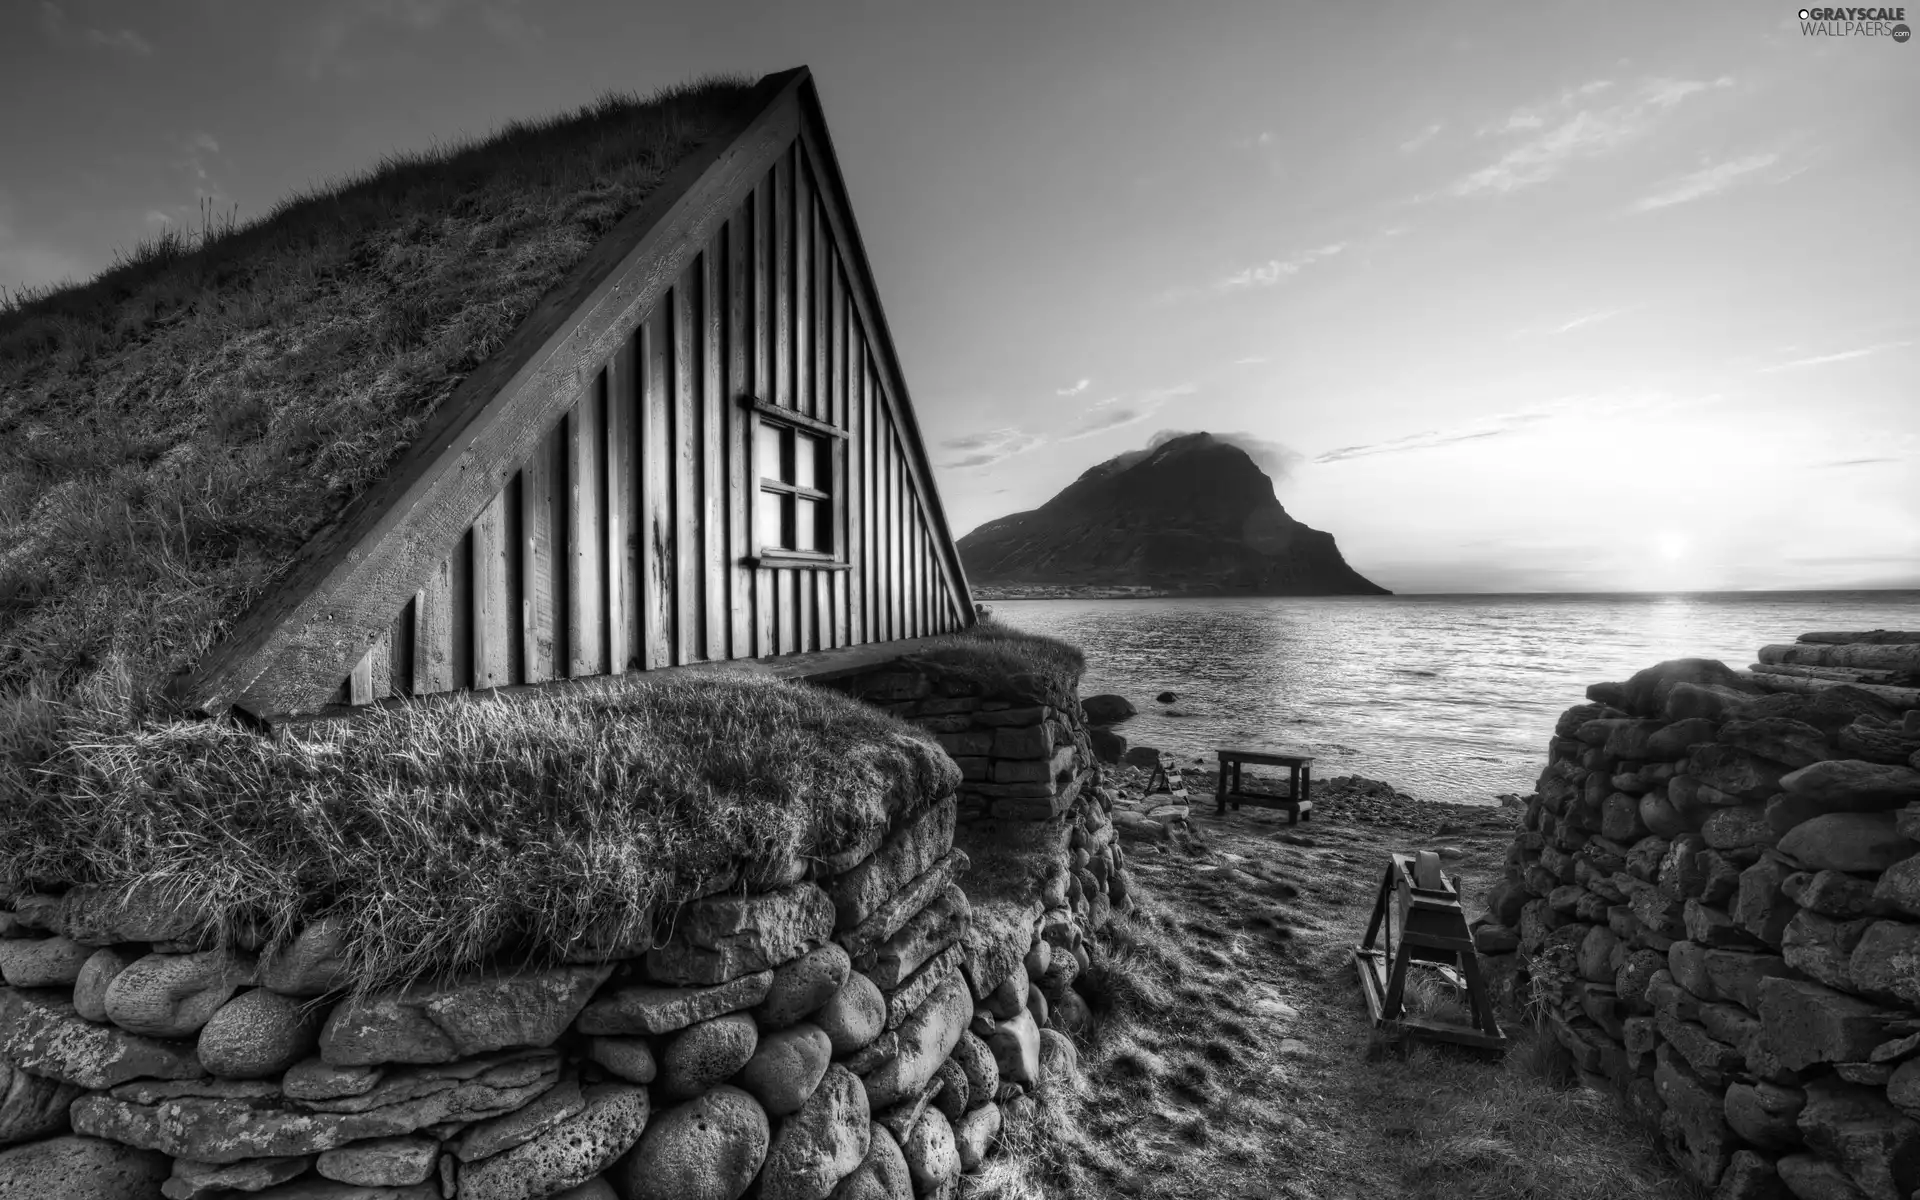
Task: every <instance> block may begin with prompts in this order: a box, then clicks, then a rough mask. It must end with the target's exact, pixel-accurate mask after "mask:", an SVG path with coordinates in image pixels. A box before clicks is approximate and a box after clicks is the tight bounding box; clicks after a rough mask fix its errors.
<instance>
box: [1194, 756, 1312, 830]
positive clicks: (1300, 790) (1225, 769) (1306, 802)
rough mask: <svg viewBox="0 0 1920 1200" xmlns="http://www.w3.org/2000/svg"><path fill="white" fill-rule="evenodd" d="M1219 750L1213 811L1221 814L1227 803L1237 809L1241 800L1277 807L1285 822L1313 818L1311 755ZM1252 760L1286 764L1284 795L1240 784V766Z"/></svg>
mask: <svg viewBox="0 0 1920 1200" xmlns="http://www.w3.org/2000/svg"><path fill="white" fill-rule="evenodd" d="M1219 754H1220V779H1219V782H1218V783H1217V784H1215V785H1214V793H1213V798H1214V812H1215V813H1216V814H1223V813H1225V812H1226V811H1227V805H1228V804H1229V803H1231V804H1232V805H1233V807H1234V808H1235V809H1236V810H1237V809H1238V808H1239V807H1240V806H1241V805H1242V804H1246V805H1250V806H1252V807H1254V808H1277V809H1283V810H1285V812H1286V813H1287V818H1288V819H1287V824H1289V825H1298V824H1299V823H1300V822H1301V821H1302V820H1303V819H1304V820H1309V821H1310V820H1312V819H1313V800H1312V799H1311V798H1310V792H1311V789H1312V787H1313V757H1312V756H1311V755H1306V754H1288V753H1286V752H1285V751H1281V750H1244V749H1243V750H1222V751H1220V752H1219ZM1242 763H1253V764H1255V765H1256V766H1274V767H1285V768H1287V794H1286V795H1284V796H1281V795H1277V794H1275V793H1272V792H1249V791H1247V790H1246V789H1245V788H1244V787H1242V786H1241V785H1240V766H1241V764H1242Z"/></svg>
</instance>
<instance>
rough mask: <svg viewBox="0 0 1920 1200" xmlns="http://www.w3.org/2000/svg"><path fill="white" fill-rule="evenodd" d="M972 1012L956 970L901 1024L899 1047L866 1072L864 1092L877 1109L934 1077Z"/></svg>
mask: <svg viewBox="0 0 1920 1200" xmlns="http://www.w3.org/2000/svg"><path fill="white" fill-rule="evenodd" d="M972 1016H973V1001H972V997H971V996H970V995H969V994H968V991H967V985H966V982H965V981H964V980H963V979H961V978H960V976H959V975H958V974H957V973H956V974H953V975H950V976H948V977H947V980H946V981H945V982H944V983H942V984H941V985H940V987H938V988H937V989H935V990H934V992H933V994H932V995H931V996H929V997H927V999H926V1000H925V1002H923V1003H922V1004H921V1006H920V1007H919V1008H918V1009H916V1010H914V1013H913V1015H912V1016H910V1017H908V1018H907V1020H906V1021H905V1022H904V1023H902V1024H901V1026H900V1028H899V1029H898V1030H897V1031H896V1032H897V1033H898V1034H899V1043H898V1048H897V1049H896V1050H895V1051H894V1053H893V1055H892V1056H891V1057H889V1058H888V1059H887V1060H886V1061H884V1062H882V1063H880V1064H879V1065H877V1066H875V1067H874V1068H873V1069H872V1070H871V1071H869V1072H868V1073H867V1076H866V1095H867V1098H868V1100H870V1101H871V1102H872V1105H873V1107H874V1108H875V1109H876V1110H877V1109H882V1108H886V1107H887V1106H889V1105H891V1104H895V1103H898V1102H899V1101H900V1100H903V1099H905V1098H906V1097H908V1096H911V1095H914V1094H917V1093H918V1092H919V1091H921V1089H923V1088H925V1087H926V1086H927V1085H928V1084H929V1083H931V1082H932V1081H933V1077H934V1075H935V1073H937V1072H938V1071H939V1069H940V1064H941V1063H942V1062H943V1061H945V1059H946V1057H947V1055H949V1054H951V1053H952V1052H953V1048H954V1045H955V1044H956V1043H957V1042H959V1040H960V1035H961V1034H963V1033H965V1032H966V1029H967V1023H968V1021H969V1020H970V1019H971V1018H972Z"/></svg>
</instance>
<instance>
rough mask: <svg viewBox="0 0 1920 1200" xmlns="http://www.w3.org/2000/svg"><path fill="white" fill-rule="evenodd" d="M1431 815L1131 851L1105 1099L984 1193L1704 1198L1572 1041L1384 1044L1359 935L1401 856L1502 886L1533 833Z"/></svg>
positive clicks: (1100, 1001) (1054, 1114) (1069, 1105)
mask: <svg viewBox="0 0 1920 1200" xmlns="http://www.w3.org/2000/svg"><path fill="white" fill-rule="evenodd" d="M1422 808H1424V809H1431V810H1433V811H1432V812H1430V813H1425V814H1423V815H1422V817H1421V818H1419V819H1418V820H1419V823H1420V827H1419V828H1411V827H1410V826H1409V825H1401V824H1395V825H1379V826H1374V825H1367V824H1362V823H1359V822H1357V821H1352V820H1341V821H1338V822H1323V816H1324V814H1320V813H1316V815H1315V819H1314V821H1313V826H1312V828H1311V829H1310V830H1308V831H1307V832H1305V833H1301V832H1300V831H1299V830H1298V829H1289V828H1288V827H1287V826H1286V825H1284V823H1283V822H1284V818H1279V819H1278V820H1276V819H1275V818H1274V817H1273V816H1272V815H1271V814H1266V813H1257V814H1256V813H1242V814H1237V815H1229V816H1228V817H1227V818H1225V819H1222V820H1211V819H1209V820H1205V821H1204V822H1202V824H1203V827H1204V839H1203V844H1202V846H1201V847H1200V848H1196V849H1195V850H1193V851H1191V852H1186V851H1180V850H1163V851H1159V852H1155V851H1151V850H1149V849H1147V848H1146V847H1145V846H1141V845H1138V844H1132V845H1130V846H1129V853H1130V855H1131V857H1132V863H1133V866H1134V875H1135V887H1134V889H1133V891H1134V895H1135V898H1136V902H1137V904H1138V906H1139V907H1138V908H1137V909H1136V911H1135V913H1134V914H1133V915H1132V916H1131V917H1130V918H1127V919H1125V920H1124V921H1121V922H1117V923H1116V927H1115V931H1114V934H1113V936H1112V937H1111V938H1109V939H1107V941H1106V944H1105V945H1104V946H1103V947H1102V953H1101V954H1099V955H1096V956H1095V962H1094V965H1093V967H1092V969H1091V970H1090V971H1089V972H1088V975H1087V978H1086V985H1087V988H1088V991H1089V992H1090V1004H1091V1006H1092V1007H1093V1009H1094V1012H1095V1016H1096V1022H1095V1026H1094V1029H1093V1031H1092V1032H1091V1033H1090V1035H1089V1036H1088V1037H1087V1038H1086V1039H1085V1041H1084V1043H1083V1045H1082V1049H1081V1062H1082V1065H1083V1068H1084V1070H1085V1074H1086V1084H1085V1089H1084V1093H1082V1094H1073V1095H1069V1096H1067V1097H1064V1098H1062V1099H1061V1100H1060V1101H1059V1102H1057V1103H1056V1102H1055V1100H1054V1099H1053V1098H1049V1099H1048V1101H1047V1103H1046V1104H1044V1105H1043V1107H1042V1109H1041V1113H1040V1115H1039V1117H1038V1118H1037V1121H1036V1124H1035V1125H1034V1126H1033V1127H1032V1128H1030V1129H1025V1130H1022V1129H1014V1130H1011V1131H1010V1132H1009V1135H1008V1138H1007V1140H1006V1144H1005V1149H1006V1153H1005V1155H1004V1157H1003V1158H1002V1159H1001V1160H997V1161H993V1160H990V1166H989V1168H988V1169H987V1170H985V1171H983V1172H982V1174H981V1176H980V1177H979V1178H978V1180H976V1181H974V1182H973V1183H972V1184H971V1185H970V1187H969V1188H968V1190H967V1192H966V1195H967V1196H968V1197H970V1198H971V1200H1013V1198H1015V1197H1019V1198H1022V1200H1025V1198H1028V1197H1104V1196H1115V1195H1126V1196H1152V1197H1163V1196H1164V1197H1194V1198H1204V1200H1228V1198H1240V1197H1289V1198H1300V1200H1305V1198H1315V1200H1319V1198H1325V1200H1334V1198H1339V1200H1347V1198H1349V1197H1353V1196H1373V1195H1380V1196H1408V1197H1416V1198H1422V1200H1424V1198H1432V1200H1442V1198H1448V1200H1451V1198H1454V1197H1485V1198H1488V1200H1492V1198H1495V1197H1500V1198H1518V1197H1527V1198H1530V1200H1654V1198H1656V1197H1667V1198H1671V1197H1687V1196H1693V1195H1695V1194H1696V1193H1695V1192H1694V1191H1693V1190H1691V1189H1689V1187H1688V1186H1687V1185H1686V1184H1685V1183H1684V1182H1683V1181H1682V1180H1681V1178H1680V1177H1679V1176H1678V1175H1677V1174H1676V1173H1675V1172H1674V1171H1673V1170H1672V1168H1671V1167H1670V1166H1669V1165H1668V1164H1667V1163H1666V1162H1665V1160H1664V1159H1663V1157H1662V1156H1661V1154H1660V1152H1659V1150H1658V1148H1657V1147H1656V1145H1655V1144H1654V1141H1653V1140H1652V1139H1651V1138H1650V1137H1649V1136H1648V1135H1647V1133H1646V1132H1645V1131H1644V1130H1642V1129H1641V1128H1640V1127H1638V1126H1637V1125H1636V1124H1635V1123H1634V1121H1633V1119H1632V1118H1631V1116H1630V1115H1629V1114H1628V1113H1627V1112H1626V1111H1625V1110H1624V1109H1623V1107H1622V1106H1621V1105H1620V1104H1618V1102H1617V1101H1616V1099H1615V1098H1614V1097H1613V1096H1611V1095H1607V1094H1603V1093H1598V1092H1593V1091H1589V1090H1586V1089H1583V1088H1581V1087H1579V1086H1577V1084H1576V1083H1575V1081H1574V1080H1575V1076H1574V1074H1573V1072H1572V1070H1571V1068H1570V1064H1568V1063H1567V1062H1566V1061H1565V1059H1566V1056H1565V1054H1564V1052H1563V1051H1561V1050H1560V1049H1559V1047H1558V1046H1557V1045H1556V1044H1555V1043H1553V1041H1552V1040H1551V1039H1550V1038H1545V1039H1543V1038H1540V1037H1538V1036H1537V1035H1535V1034H1534V1033H1533V1031H1531V1030H1529V1029H1528V1028H1526V1027H1525V1026H1524V1025H1521V1026H1519V1027H1518V1028H1517V1029H1516V1028H1511V1027H1510V1028H1509V1029H1508V1032H1509V1034H1511V1035H1513V1037H1514V1043H1513V1045H1512V1046H1511V1048H1510V1049H1509V1050H1508V1052H1507V1053H1506V1055H1505V1056H1504V1057H1492V1056H1488V1055H1485V1054H1478V1053H1474V1052H1470V1051H1464V1050H1459V1049H1456V1048H1452V1047H1443V1046H1435V1045H1432V1044H1428V1043H1419V1042H1415V1043H1398V1044H1384V1043H1380V1042H1377V1041H1376V1039H1375V1038H1374V1036H1373V1033H1372V1030H1371V1028H1370V1025H1369V1022H1368V1021H1367V1019H1366V1008H1365V1005H1364V1003H1363V1002H1362V1001H1361V998H1360V991H1359V986H1358V983H1357V981H1356V978H1355V974H1354V969H1353V966H1352V964H1351V962H1350V961H1349V959H1348V956H1347V948H1348V947H1349V946H1350V945H1351V944H1353V943H1354V942H1355V941H1357V940H1358V938H1359V936H1360V934H1361V932H1362V930H1363V928H1364V925H1365V922H1366V920H1367V918H1368V916H1369V915H1370V913H1371V906H1372V899H1373V888H1374V886H1375V885H1376V883H1377V879H1376V878H1375V875H1374V873H1375V870H1376V869H1377V867H1378V866H1380V865H1384V861H1385V854H1386V852H1387V850H1388V849H1397V850H1403V851H1404V850H1407V849H1411V848H1418V847H1420V846H1422V845H1430V844H1437V842H1438V841H1441V840H1444V841H1445V842H1447V843H1450V844H1456V845H1462V846H1464V847H1466V848H1467V849H1468V851H1469V857H1468V858H1467V859H1466V860H1463V861H1462V862H1459V863H1455V864H1450V869H1457V870H1460V871H1461V872H1462V873H1463V874H1464V875H1465V876H1466V879H1467V886H1468V891H1469V894H1470V895H1478V894H1479V893H1480V892H1481V891H1482V890H1483V889H1484V888H1485V887H1486V886H1487V885H1488V884H1489V883H1490V882H1491V881H1493V880H1494V879H1497V878H1498V866H1499V863H1500V860H1501V857H1502V854H1503V852H1504V850H1505V848H1506V844H1507V842H1508V841H1509V840H1510V839H1511V837H1512V822H1511V817H1510V815H1508V814H1501V813H1499V811H1498V810H1488V811H1483V812H1482V813H1481V814H1470V815H1469V817H1468V818H1467V819H1466V820H1462V819H1461V814H1460V813H1459V811H1458V810H1455V809H1453V808H1452V807H1451V806H1439V805H1434V806H1422ZM1444 820H1451V821H1452V822H1453V824H1451V825H1448V824H1443V821H1444ZM1441 829H1445V830H1446V832H1445V833H1444V834H1440V833H1439V832H1438V831H1439V830H1441ZM1411 990H1412V996H1411V999H1412V1000H1413V1002H1414V1003H1416V1004H1417V1005H1418V1006H1420V1007H1421V1008H1422V1009H1423V1010H1425V1011H1427V1012H1429V1013H1430V1014H1431V1015H1435V1016H1439V1015H1443V1013H1444V1012H1445V1010H1447V1009H1448V1008H1449V1007H1450V1006H1451V1005H1453V1004H1455V1003H1456V1002H1457V1001H1456V999H1455V997H1454V996H1453V995H1452V991H1451V989H1450V988H1449V987H1447V986H1446V985H1445V984H1444V982H1442V981H1440V980H1439V979H1438V977H1429V976H1425V973H1423V975H1422V976H1420V977H1416V981H1415V982H1414V984H1413V986H1412V989H1411Z"/></svg>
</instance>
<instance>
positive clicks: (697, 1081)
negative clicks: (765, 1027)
mask: <svg viewBox="0 0 1920 1200" xmlns="http://www.w3.org/2000/svg"><path fill="white" fill-rule="evenodd" d="M759 1043H760V1031H759V1030H758V1028H756V1027H755V1025H754V1023H753V1018H752V1017H750V1016H748V1015H747V1014H746V1013H728V1014H727V1015H726V1016H724V1017H715V1018H714V1019H713V1020H711V1021H701V1022H699V1023H698V1024H696V1025H689V1026H687V1027H686V1028H685V1029H683V1030H681V1031H680V1032H679V1033H678V1034H677V1035H675V1037H674V1039H673V1040H672V1041H671V1042H668V1043H667V1048H666V1051H665V1052H664V1053H663V1054H661V1056H660V1087H661V1090H662V1091H663V1092H665V1094H666V1095H668V1096H671V1097H673V1098H674V1099H677V1100H691V1099H692V1098H693V1097H695V1096H698V1095H699V1094H700V1093H701V1092H704V1091H706V1090H707V1089H708V1088H710V1087H712V1086H713V1085H714V1084H716V1083H724V1082H725V1081H727V1080H729V1079H731V1078H733V1076H734V1075H735V1074H737V1073H738V1072H739V1070H740V1068H742V1067H744V1066H746V1065H747V1062H748V1060H750V1059H751V1058H753V1052H754V1050H755V1049H757V1048H758V1046H759Z"/></svg>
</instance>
